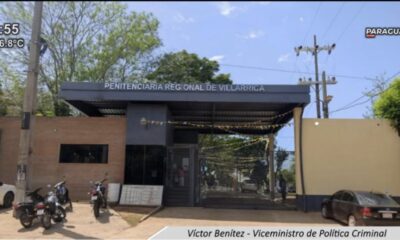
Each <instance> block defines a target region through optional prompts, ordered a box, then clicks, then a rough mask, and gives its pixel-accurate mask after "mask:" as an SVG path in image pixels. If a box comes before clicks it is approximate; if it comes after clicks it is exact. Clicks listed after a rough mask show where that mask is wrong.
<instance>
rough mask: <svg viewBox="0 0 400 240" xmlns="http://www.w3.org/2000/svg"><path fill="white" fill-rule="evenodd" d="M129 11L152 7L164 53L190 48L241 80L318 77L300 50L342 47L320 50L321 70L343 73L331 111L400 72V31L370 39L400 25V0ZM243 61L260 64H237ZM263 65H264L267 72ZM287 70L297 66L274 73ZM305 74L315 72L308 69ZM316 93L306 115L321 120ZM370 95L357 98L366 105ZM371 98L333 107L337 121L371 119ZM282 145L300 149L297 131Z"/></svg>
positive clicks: (288, 131) (332, 88) (281, 139)
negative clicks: (371, 33) (370, 33)
mask: <svg viewBox="0 0 400 240" xmlns="http://www.w3.org/2000/svg"><path fill="white" fill-rule="evenodd" d="M127 5H128V10H129V11H138V12H142V11H145V12H151V13H153V14H154V15H155V16H156V17H157V19H158V20H159V21H160V27H159V36H160V38H161V39H162V42H163V46H162V47H161V48H160V49H159V51H160V52H161V53H164V52H176V51H181V50H187V51H188V52H192V53H196V54H198V55H199V56H201V57H207V58H209V59H212V60H216V61H218V62H219V63H220V73H229V74H231V79H232V80H233V82H234V84H297V83H298V80H299V78H302V77H307V78H309V77H312V78H314V77H315V75H314V74H312V73H314V60H313V56H312V55H310V54H307V53H305V52H302V53H301V54H300V56H298V57H296V54H295V51H294V47H296V46H299V45H302V46H312V44H313V35H314V34H316V36H317V41H318V44H319V45H320V46H324V45H331V44H333V43H335V44H336V48H335V49H334V50H333V51H332V53H331V54H330V55H328V54H327V53H326V52H320V54H319V55H318V57H319V70H320V72H321V71H323V70H324V71H326V73H327V75H329V76H336V80H337V82H338V83H337V84H336V85H329V86H328V95H332V96H333V99H332V101H331V103H330V104H329V110H330V111H335V110H337V109H340V108H342V107H344V106H346V105H348V104H349V103H352V102H353V101H354V100H356V99H358V98H360V97H361V96H362V95H363V93H364V92H367V91H368V90H370V89H372V88H373V82H372V81H371V78H372V79H374V78H376V77H384V78H385V79H390V77H392V76H393V75H395V74H396V73H398V72H399V71H400V62H399V61H398V58H399V54H400V36H378V37H376V38H375V39H366V38H365V34H364V31H365V28H366V27H400V14H399V13H400V2H129V3H127ZM229 65H240V66H246V67H255V68H257V69H254V68H242V67H238V66H236V67H233V66H229ZM260 68H263V69H264V70H261V69H260ZM268 69H281V70H284V71H290V73H287V72H282V71H271V70H268ZM299 72H306V73H307V72H308V73H311V74H304V73H299ZM399 74H400V73H399ZM314 93H315V90H313V89H311V101H312V102H311V103H310V104H309V105H308V106H307V107H306V109H305V112H304V117H305V118H315V117H316V105H315V95H314ZM366 99H367V98H361V99H360V100H359V101H356V102H355V104H358V103H359V102H364V101H365V100H366ZM369 105H370V103H369V102H367V103H364V104H359V105H356V106H355V107H351V108H349V109H346V110H342V111H337V112H333V113H331V114H330V117H331V118H363V114H364V113H366V112H367V106H369ZM277 142H278V145H280V146H283V147H285V148H286V149H287V150H293V149H294V141H293V128H292V127H285V128H284V129H282V130H281V131H280V133H279V134H278V138H277Z"/></svg>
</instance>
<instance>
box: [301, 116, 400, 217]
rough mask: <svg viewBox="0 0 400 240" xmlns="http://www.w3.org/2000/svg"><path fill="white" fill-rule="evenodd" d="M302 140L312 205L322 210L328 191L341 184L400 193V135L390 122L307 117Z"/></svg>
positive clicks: (308, 197) (341, 185)
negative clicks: (320, 207) (322, 202)
mask: <svg viewBox="0 0 400 240" xmlns="http://www.w3.org/2000/svg"><path fill="white" fill-rule="evenodd" d="M316 122H318V123H319V124H318V125H316V124H315V123H316ZM302 140H303V143H302V144H303V171H304V185H305V192H306V197H307V201H308V202H309V203H308V204H307V205H309V204H310V203H312V205H313V206H316V207H317V208H318V209H319V206H320V205H319V204H320V202H321V201H322V199H323V198H324V196H328V195H331V194H332V193H334V192H336V191H338V190H340V189H352V190H366V191H371V190H374V191H381V192H388V193H389V194H390V195H393V196H400V137H399V136H398V135H397V133H396V131H395V130H394V129H393V128H392V127H391V126H390V124H389V122H387V121H385V120H369V119H303V136H302ZM298 163H299V161H298V158H296V164H298ZM296 170H297V169H296ZM296 175H297V176H299V175H300V172H298V171H297V172H296ZM297 180H298V181H299V179H297ZM298 186H300V185H298ZM297 193H298V194H301V193H302V192H301V189H299V188H298V189H297Z"/></svg>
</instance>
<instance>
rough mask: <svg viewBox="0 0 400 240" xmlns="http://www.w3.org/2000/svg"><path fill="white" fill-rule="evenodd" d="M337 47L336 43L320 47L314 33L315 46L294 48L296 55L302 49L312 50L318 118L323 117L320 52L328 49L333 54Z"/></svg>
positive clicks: (305, 50)
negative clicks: (320, 91) (319, 72)
mask: <svg viewBox="0 0 400 240" xmlns="http://www.w3.org/2000/svg"><path fill="white" fill-rule="evenodd" d="M335 47H336V44H332V45H326V46H322V47H320V46H319V45H318V44H317V36H316V35H314V46H313V47H303V46H298V47H295V48H294V51H295V52H296V55H297V56H299V55H300V52H301V51H304V52H310V53H311V54H312V55H313V56H314V65H315V82H316V83H315V98H316V106H317V118H321V105H320V102H321V100H320V95H319V80H318V78H319V74H318V53H319V52H320V51H323V50H325V51H328V54H331V52H332V50H333V49H334V48H335Z"/></svg>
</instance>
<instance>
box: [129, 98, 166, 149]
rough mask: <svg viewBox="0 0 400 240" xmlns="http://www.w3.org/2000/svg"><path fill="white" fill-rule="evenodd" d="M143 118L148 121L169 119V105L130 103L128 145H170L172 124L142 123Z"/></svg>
mask: <svg viewBox="0 0 400 240" xmlns="http://www.w3.org/2000/svg"><path fill="white" fill-rule="evenodd" d="M142 118H145V119H146V120H148V121H161V122H166V121H168V107H167V105H165V104H136V103H130V104H129V105H128V108H127V122H128V126H127V130H128V132H127V135H126V143H127V144H128V145H162V146H166V145H169V144H170V142H171V140H170V139H169V137H170V136H169V134H168V133H169V128H170V125H168V124H163V125H154V124H148V125H147V126H143V125H142V124H141V120H142Z"/></svg>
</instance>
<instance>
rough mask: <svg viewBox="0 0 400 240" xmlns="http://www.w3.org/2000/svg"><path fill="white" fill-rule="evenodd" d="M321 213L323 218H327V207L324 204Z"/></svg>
mask: <svg viewBox="0 0 400 240" xmlns="http://www.w3.org/2000/svg"><path fill="white" fill-rule="evenodd" d="M321 215H322V217H323V218H329V214H328V207H327V206H326V205H323V206H322V209H321Z"/></svg>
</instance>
